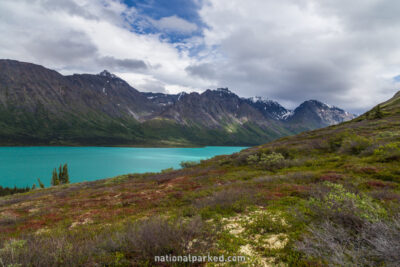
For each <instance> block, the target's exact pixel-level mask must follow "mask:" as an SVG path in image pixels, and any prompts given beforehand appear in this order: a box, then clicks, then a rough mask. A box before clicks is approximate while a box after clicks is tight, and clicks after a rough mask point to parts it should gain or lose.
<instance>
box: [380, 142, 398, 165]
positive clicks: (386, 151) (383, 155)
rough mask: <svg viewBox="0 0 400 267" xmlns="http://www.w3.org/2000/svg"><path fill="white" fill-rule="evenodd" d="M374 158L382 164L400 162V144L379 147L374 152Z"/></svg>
mask: <svg viewBox="0 0 400 267" xmlns="http://www.w3.org/2000/svg"><path fill="white" fill-rule="evenodd" d="M374 157H375V159H376V160H377V161H380V162H389V161H396V160H400V142H394V143H389V144H386V145H382V146H379V147H378V148H377V149H375V151H374Z"/></svg>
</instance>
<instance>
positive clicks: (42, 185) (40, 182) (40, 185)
mask: <svg viewBox="0 0 400 267" xmlns="http://www.w3.org/2000/svg"><path fill="white" fill-rule="evenodd" d="M37 180H38V183H39V187H40V188H44V184H43V183H42V181H40V178H38V179H37Z"/></svg>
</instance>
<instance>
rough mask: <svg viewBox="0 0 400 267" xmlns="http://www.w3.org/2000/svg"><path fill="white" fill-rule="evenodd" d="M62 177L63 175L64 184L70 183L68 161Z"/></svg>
mask: <svg viewBox="0 0 400 267" xmlns="http://www.w3.org/2000/svg"><path fill="white" fill-rule="evenodd" d="M62 177H63V184H69V174H68V166H67V163H65V164H64V166H63V171H62Z"/></svg>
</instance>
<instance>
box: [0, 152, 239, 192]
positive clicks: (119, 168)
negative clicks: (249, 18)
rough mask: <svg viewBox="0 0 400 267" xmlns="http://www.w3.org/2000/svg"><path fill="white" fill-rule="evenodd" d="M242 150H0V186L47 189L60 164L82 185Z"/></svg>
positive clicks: (177, 166)
mask: <svg viewBox="0 0 400 267" xmlns="http://www.w3.org/2000/svg"><path fill="white" fill-rule="evenodd" d="M244 148H245V147H202V148H125V147H124V148H121V147H0V185H1V186H14V185H16V186H27V185H28V186H32V184H33V183H36V185H38V184H37V178H40V179H41V181H42V182H43V183H44V184H45V185H46V186H48V185H50V179H51V174H52V170H53V169H54V168H56V167H58V166H59V165H60V164H64V163H67V164H68V171H69V175H70V179H71V182H82V181H93V180H97V179H102V178H107V177H113V176H116V175H120V174H127V173H143V172H158V171H161V170H163V169H166V168H170V167H173V168H179V167H180V166H179V163H180V162H181V161H199V160H201V159H207V158H211V157H213V156H216V155H222V154H231V153H234V152H238V151H240V150H242V149H244Z"/></svg>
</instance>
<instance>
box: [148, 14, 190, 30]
mask: <svg viewBox="0 0 400 267" xmlns="http://www.w3.org/2000/svg"><path fill="white" fill-rule="evenodd" d="M150 21H151V23H152V24H153V26H154V27H156V28H158V29H160V30H163V31H167V32H178V33H186V34H188V33H192V32H194V31H196V30H197V29H198V27H197V25H196V24H194V23H191V22H189V21H187V20H184V19H181V18H179V17H177V16H170V17H163V18H161V19H159V20H153V19H151V20H150Z"/></svg>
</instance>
